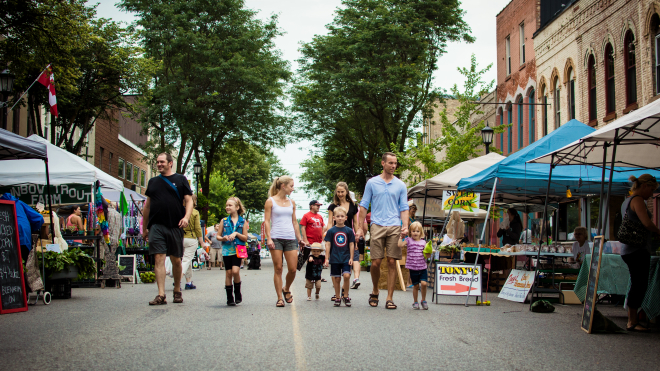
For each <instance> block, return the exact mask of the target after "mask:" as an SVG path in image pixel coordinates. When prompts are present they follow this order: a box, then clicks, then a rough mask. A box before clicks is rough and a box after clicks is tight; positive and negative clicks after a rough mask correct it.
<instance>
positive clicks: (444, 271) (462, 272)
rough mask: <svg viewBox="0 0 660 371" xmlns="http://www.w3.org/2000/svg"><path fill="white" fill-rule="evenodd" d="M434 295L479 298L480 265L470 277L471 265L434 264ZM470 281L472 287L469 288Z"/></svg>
mask: <svg viewBox="0 0 660 371" xmlns="http://www.w3.org/2000/svg"><path fill="white" fill-rule="evenodd" d="M435 277H436V279H435V293H436V294H437V295H451V296H465V295H467V293H468V291H470V296H481V265H480V264H478V265H477V267H476V268H475V269H474V277H473V275H472V264H442V263H437V264H436V274H435ZM470 280H472V287H470Z"/></svg>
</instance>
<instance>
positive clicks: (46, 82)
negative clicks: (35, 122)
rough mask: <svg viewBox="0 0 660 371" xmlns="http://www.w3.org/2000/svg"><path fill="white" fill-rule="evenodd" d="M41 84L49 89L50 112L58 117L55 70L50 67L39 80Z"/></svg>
mask: <svg viewBox="0 0 660 371" xmlns="http://www.w3.org/2000/svg"><path fill="white" fill-rule="evenodd" d="M37 81H39V83H40V84H41V85H43V86H45V87H46V88H48V103H50V112H51V113H52V114H53V116H55V117H57V98H56V97H55V78H54V77H53V68H52V67H51V66H50V64H49V65H48V67H46V69H45V70H44V72H42V73H41V75H39V78H38V79H37Z"/></svg>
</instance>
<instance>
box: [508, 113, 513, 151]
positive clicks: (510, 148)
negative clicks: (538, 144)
mask: <svg viewBox="0 0 660 371" xmlns="http://www.w3.org/2000/svg"><path fill="white" fill-rule="evenodd" d="M506 115H507V120H508V121H507V123H508V124H509V127H508V128H507V129H508V130H507V133H508V135H507V137H508V140H507V142H508V143H507V154H511V153H512V152H513V104H511V103H509V107H507V109H506Z"/></svg>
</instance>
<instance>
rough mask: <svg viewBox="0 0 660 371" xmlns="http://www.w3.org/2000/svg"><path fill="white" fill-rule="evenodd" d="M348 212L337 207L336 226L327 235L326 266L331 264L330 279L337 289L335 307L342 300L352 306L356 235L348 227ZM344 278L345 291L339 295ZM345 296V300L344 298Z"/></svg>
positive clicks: (335, 212)
mask: <svg viewBox="0 0 660 371" xmlns="http://www.w3.org/2000/svg"><path fill="white" fill-rule="evenodd" d="M346 214H347V211H346V209H344V208H343V207H341V206H337V207H335V210H334V217H333V218H334V220H335V223H336V224H335V225H334V226H333V227H332V228H330V229H329V230H328V232H327V233H326V234H325V239H324V241H325V246H326V248H325V249H326V250H327V256H329V257H330V259H329V260H326V261H325V266H326V267H327V266H328V263H329V264H330V277H332V285H333V286H334V287H335V307H338V306H340V305H341V301H342V299H343V300H344V305H346V306H347V307H350V306H351V298H349V297H348V286H349V283H350V281H351V266H352V265H353V253H354V251H355V234H354V233H353V229H351V228H349V227H347V226H346V225H345V224H344V223H345V222H346ZM342 276H343V277H344V289H343V290H342V294H341V295H340V294H339V286H340V284H341V277H342ZM342 296H343V298H342Z"/></svg>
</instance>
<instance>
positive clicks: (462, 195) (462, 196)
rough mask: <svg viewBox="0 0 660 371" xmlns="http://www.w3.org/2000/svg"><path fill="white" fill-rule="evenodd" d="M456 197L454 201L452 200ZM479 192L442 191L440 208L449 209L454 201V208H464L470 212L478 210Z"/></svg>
mask: <svg viewBox="0 0 660 371" xmlns="http://www.w3.org/2000/svg"><path fill="white" fill-rule="evenodd" d="M454 199H456V201H454ZM480 200H481V194H479V193H473V192H460V191H444V192H443V193H442V209H443V210H449V209H451V208H452V202H453V203H454V210H461V209H462V210H465V211H468V212H471V213H474V212H477V211H478V210H479V201H480Z"/></svg>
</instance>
